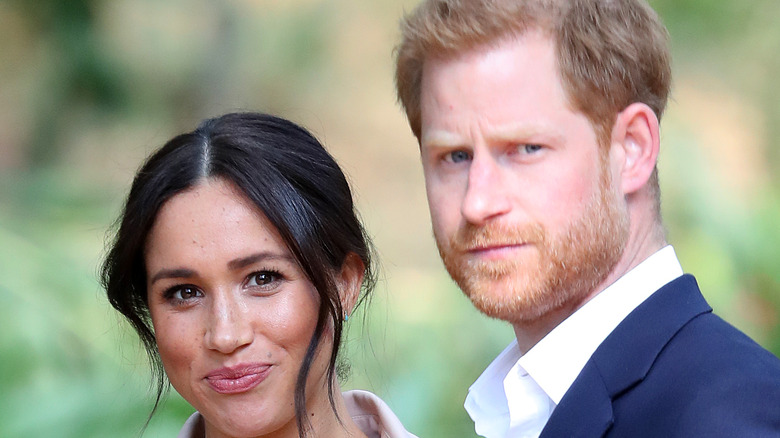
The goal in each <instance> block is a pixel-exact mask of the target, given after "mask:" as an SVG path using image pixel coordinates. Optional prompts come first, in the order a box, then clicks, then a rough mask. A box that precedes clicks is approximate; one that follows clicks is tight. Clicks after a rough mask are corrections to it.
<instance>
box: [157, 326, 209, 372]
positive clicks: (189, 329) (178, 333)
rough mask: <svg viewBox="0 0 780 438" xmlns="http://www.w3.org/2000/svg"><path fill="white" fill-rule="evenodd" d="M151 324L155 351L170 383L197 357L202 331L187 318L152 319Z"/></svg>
mask: <svg viewBox="0 0 780 438" xmlns="http://www.w3.org/2000/svg"><path fill="white" fill-rule="evenodd" d="M152 324H153V326H154V331H155V339H156V340H157V350H158V352H159V354H160V359H161V360H162V362H163V366H164V367H165V371H166V373H167V374H168V377H169V378H170V379H171V381H172V382H173V381H176V380H178V379H179V378H181V377H183V376H182V371H183V370H186V369H189V367H190V365H191V364H192V363H193V362H194V360H195V357H196V355H197V352H198V349H199V345H200V343H201V342H200V339H199V335H202V330H198V328H197V326H196V325H195V324H193V323H192V322H191V321H189V320H188V319H187V318H176V317H174V316H170V315H166V316H158V317H154V316H153V317H152Z"/></svg>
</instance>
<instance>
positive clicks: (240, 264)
mask: <svg viewBox="0 0 780 438" xmlns="http://www.w3.org/2000/svg"><path fill="white" fill-rule="evenodd" d="M262 260H285V261H288V262H292V261H294V259H293V258H292V256H290V255H287V254H278V253H274V252H268V251H262V252H258V253H256V254H252V255H248V256H246V257H241V258H238V259H234V260H231V261H229V262H228V264H227V266H228V268H229V269H231V270H233V271H235V270H237V269H241V268H244V267H247V266H249V265H251V264H254V263H257V262H259V261H262Z"/></svg>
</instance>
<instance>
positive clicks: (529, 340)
mask: <svg viewBox="0 0 780 438" xmlns="http://www.w3.org/2000/svg"><path fill="white" fill-rule="evenodd" d="M653 225H654V226H650V227H647V228H646V229H644V230H631V234H630V235H631V236H633V238H629V240H628V242H627V243H626V247H625V248H624V250H623V253H622V255H621V256H620V259H619V260H618V262H617V263H616V264H615V266H614V267H613V268H612V269H611V270H610V272H609V274H607V276H606V278H605V279H604V280H602V281H601V282H600V283H599V284H598V285H597V286H596V287H595V288H593V290H591V291H590V292H588V293H586V294H584V295H583V296H582V297H581V298H580V299H579V300H576V301H574V302H571V303H567V304H566V305H564V306H563V307H560V308H558V309H555V310H553V311H551V312H548V313H546V314H545V315H543V316H542V317H540V318H537V319H535V320H533V321H522V322H516V323H514V324H513V327H514V330H515V336H516V337H517V345H518V347H519V348H520V353H521V354H525V353H527V352H528V350H530V349H531V348H533V346H534V345H536V344H537V343H538V342H539V341H541V340H542V339H543V338H544V337H545V336H547V334H548V333H550V332H551V331H552V330H553V329H555V327H557V326H558V324H560V323H561V322H563V321H564V320H565V319H566V318H568V317H569V316H571V315H572V314H573V313H574V312H576V311H577V310H578V309H579V308H581V307H582V306H584V305H585V304H586V303H587V302H588V301H590V300H591V299H593V297H595V296H596V295H598V294H599V293H601V292H602V291H603V290H604V289H606V288H607V287H609V285H611V284H612V283H614V282H615V281H617V280H618V279H619V278H620V277H622V276H623V275H625V274H626V273H627V272H628V271H630V270H632V269H634V268H635V267H636V266H637V265H639V264H640V263H642V262H643V261H644V260H646V259H647V258H648V257H650V256H651V255H653V254H654V253H655V252H657V251H658V250H660V249H661V248H663V247H664V246H666V241H665V239H664V237H663V232H662V229H661V228H660V227H661V226H660V225H658V224H653ZM659 230H661V231H660V232H659Z"/></svg>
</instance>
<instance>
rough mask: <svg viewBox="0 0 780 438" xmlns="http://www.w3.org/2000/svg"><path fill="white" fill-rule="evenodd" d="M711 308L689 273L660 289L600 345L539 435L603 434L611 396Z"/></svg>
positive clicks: (627, 385)
mask: <svg viewBox="0 0 780 438" xmlns="http://www.w3.org/2000/svg"><path fill="white" fill-rule="evenodd" d="M711 311H712V309H711V308H710V306H709V305H708V304H707V302H706V301H705V300H704V297H703V296H702V295H701V292H699V287H698V285H697V284H696V280H695V279H694V278H693V276H691V275H683V276H681V277H679V278H677V279H676V280H674V281H672V282H670V283H669V284H667V285H665V286H664V287H662V288H661V289H659V290H658V291H656V292H655V293H654V294H653V295H651V296H650V298H648V299H647V300H646V301H645V302H644V303H642V304H640V305H639V306H638V307H637V308H636V309H634V311H633V312H631V313H630V314H629V315H628V316H627V317H626V319H625V320H623V322H621V323H620V324H619V325H618V326H617V327H616V328H615V330H614V331H613V332H612V333H611V334H610V335H609V336H607V338H606V339H605V340H604V342H602V343H601V345H600V346H599V348H597V349H596V351H595V352H594V353H593V356H591V358H590V360H589V361H588V362H587V363H586V364H585V367H584V368H583V369H582V371H581V372H580V375H579V376H577V379H576V380H575V381H574V383H573V384H572V386H571V387H570V388H569V390H568V391H567V392H566V394H565V395H564V396H563V399H561V403H560V404H559V405H558V406H557V407H556V408H555V410H554V411H553V414H552V416H551V417H550V420H549V421H548V422H547V426H546V427H545V428H544V430H543V431H542V434H541V436H540V438H552V437H600V436H603V435H604V434H605V433H606V432H607V431H608V429H609V427H610V426H611V425H612V423H613V422H614V418H613V410H612V401H613V400H614V399H616V398H618V397H620V395H622V394H623V393H625V392H626V391H628V390H630V389H631V388H632V387H634V386H635V385H637V384H638V383H639V382H641V381H642V380H643V379H644V378H645V376H646V375H647V373H648V372H649V371H650V368H651V367H652V365H653V363H654V362H655V359H656V357H657V356H658V354H660V352H661V351H662V350H663V348H664V347H665V346H666V344H667V343H668V342H669V340H670V339H671V338H672V337H673V336H674V335H675V334H676V333H677V332H678V331H679V330H680V328H682V326H684V325H685V324H686V323H687V322H688V321H690V320H691V319H693V318H694V317H696V316H697V315H700V314H702V313H706V312H711Z"/></svg>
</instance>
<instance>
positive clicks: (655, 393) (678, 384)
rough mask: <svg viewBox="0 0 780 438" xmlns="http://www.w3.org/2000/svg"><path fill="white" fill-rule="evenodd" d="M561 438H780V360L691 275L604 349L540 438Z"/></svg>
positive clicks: (654, 298)
mask: <svg viewBox="0 0 780 438" xmlns="http://www.w3.org/2000/svg"><path fill="white" fill-rule="evenodd" d="M558 437H565V438H570V437H572V438H573V437H629V438H642V437H664V438H665V437H686V438H687V437H708V438H709V437H751V438H752V437H780V359H778V358H777V357H775V356H774V355H773V354H772V353H770V352H768V351H767V350H765V349H763V348H761V347H760V346H759V345H758V344H756V343H755V342H753V341H752V340H751V339H750V338H748V337H747V336H746V335H744V334H743V333H742V332H740V331H739V330H737V329H735V328H734V327H732V326H731V325H729V324H728V323H726V322H725V321H723V320H722V319H720V317H718V316H716V315H715V314H714V313H712V309H711V308H710V306H709V305H708V304H707V302H706V301H705V300H704V297H703V296H702V295H701V292H700V291H699V286H698V285H697V284H696V280H695V279H694V278H693V276H691V275H683V276H682V277H680V278H678V279H676V280H674V281H672V282H670V283H669V284H667V285H666V286H664V287H663V288H661V289H659V290H658V291H656V292H655V293H654V294H653V295H651V296H650V298H648V299H647V300H646V301H645V302H644V303H642V304H641V305H640V306H639V307H637V308H636V309H635V310H634V311H633V312H632V313H631V314H629V315H628V317H626V319H625V320H623V322H621V323H620V325H618V326H617V327H616V328H615V330H614V331H613V332H612V333H611V334H610V335H609V336H608V337H607V338H606V339H605V340H604V342H603V343H602V344H601V345H600V346H599V347H598V349H596V351H595V352H594V353H593V356H592V357H591V358H590V360H589V361H588V362H587V363H586V364H585V367H584V368H583V370H582V372H581V373H580V375H579V376H578V377H577V379H576V380H575V381H574V383H573V384H572V386H571V388H569V390H568V391H567V392H566V394H564V396H563V398H562V399H561V402H560V403H559V405H558V407H556V408H555V410H554V411H553V414H552V416H551V417H550V420H549V421H548V422H547V425H546V426H545V428H544V430H543V431H542V434H541V438H558Z"/></svg>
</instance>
